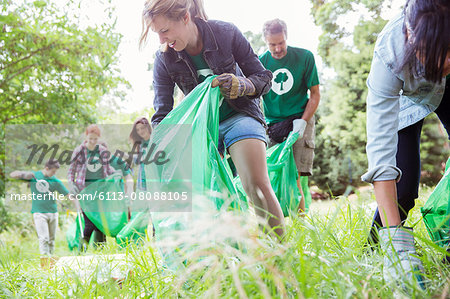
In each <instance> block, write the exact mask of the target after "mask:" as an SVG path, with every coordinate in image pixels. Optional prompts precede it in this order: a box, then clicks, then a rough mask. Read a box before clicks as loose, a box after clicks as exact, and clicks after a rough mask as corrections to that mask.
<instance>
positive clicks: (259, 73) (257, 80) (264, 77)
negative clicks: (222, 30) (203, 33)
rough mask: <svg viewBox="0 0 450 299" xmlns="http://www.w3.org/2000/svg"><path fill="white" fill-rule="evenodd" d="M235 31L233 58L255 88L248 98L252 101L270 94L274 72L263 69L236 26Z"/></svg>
mask: <svg viewBox="0 0 450 299" xmlns="http://www.w3.org/2000/svg"><path fill="white" fill-rule="evenodd" d="M233 30H234V38H233V45H232V46H233V56H234V58H235V60H236V62H237V64H238V65H239V68H240V69H241V70H242V72H243V73H244V75H245V77H247V78H248V79H249V80H250V81H252V83H253V85H254V86H255V93H254V94H252V95H247V97H248V98H250V99H254V98H259V97H260V96H261V95H264V94H266V93H268V92H269V90H270V88H271V87H272V72H271V71H269V70H266V69H265V68H264V67H263V65H262V64H261V61H259V59H258V56H256V54H255V52H254V51H253V49H252V47H251V46H250V43H249V42H248V41H247V39H246V38H245V37H244V35H243V34H242V33H241V31H240V30H239V29H238V28H237V27H236V26H234V25H233Z"/></svg>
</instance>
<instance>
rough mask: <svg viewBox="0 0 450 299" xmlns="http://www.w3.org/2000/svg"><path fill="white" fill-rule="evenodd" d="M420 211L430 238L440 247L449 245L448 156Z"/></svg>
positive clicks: (449, 192) (449, 160) (449, 193)
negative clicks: (432, 189) (433, 187)
mask: <svg viewBox="0 0 450 299" xmlns="http://www.w3.org/2000/svg"><path fill="white" fill-rule="evenodd" d="M420 211H421V212H422V215H423V221H424V223H425V226H426V227H427V230H428V233H429V234H430V237H431V239H432V240H433V241H434V242H435V243H436V244H438V245H440V246H442V247H445V246H447V245H449V241H450V224H449V221H450V220H449V219H450V158H449V159H448V160H447V165H446V167H445V173H444V176H443V177H442V179H441V180H440V181H439V183H438V184H437V186H436V188H435V189H434V191H433V193H431V195H430V197H429V198H428V200H427V202H426V203H425V205H424V206H423V207H422V208H421V209H420Z"/></svg>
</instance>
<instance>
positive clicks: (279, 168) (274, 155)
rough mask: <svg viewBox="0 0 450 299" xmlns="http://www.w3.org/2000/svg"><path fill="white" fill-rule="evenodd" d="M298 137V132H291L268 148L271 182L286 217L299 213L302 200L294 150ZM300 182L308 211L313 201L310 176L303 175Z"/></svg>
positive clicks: (268, 166)
mask: <svg viewBox="0 0 450 299" xmlns="http://www.w3.org/2000/svg"><path fill="white" fill-rule="evenodd" d="M297 139H298V133H293V132H291V133H289V135H288V137H287V138H286V140H285V141H284V142H282V143H279V144H276V145H274V146H272V147H271V148H269V149H267V168H268V171H269V179H270V183H271V185H272V188H273V191H274V192H275V195H276V196H277V198H278V201H279V202H280V206H281V209H282V210H283V215H284V216H285V217H287V216H289V215H291V214H297V211H298V204H299V202H300V191H299V190H298V187H297V178H298V171H297V166H296V165H295V160H294V153H293V150H292V146H293V145H294V143H295V142H296V141H297ZM300 183H301V186H302V189H303V193H304V195H305V209H306V211H305V212H307V211H308V208H309V205H310V203H311V193H310V192H309V187H308V177H302V178H301V179H300Z"/></svg>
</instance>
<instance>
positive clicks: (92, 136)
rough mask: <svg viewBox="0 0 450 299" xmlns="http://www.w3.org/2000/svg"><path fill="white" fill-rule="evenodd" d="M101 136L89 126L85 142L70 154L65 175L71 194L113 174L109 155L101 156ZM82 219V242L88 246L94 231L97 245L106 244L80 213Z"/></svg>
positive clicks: (90, 222) (98, 232)
mask: <svg viewBox="0 0 450 299" xmlns="http://www.w3.org/2000/svg"><path fill="white" fill-rule="evenodd" d="M100 136H101V131H100V128H99V127H98V126H97V125H89V126H88V127H87V128H86V131H85V141H83V143H81V144H80V145H79V146H78V147H76V148H75V150H74V151H73V153H72V158H71V163H70V166H69V170H68V173H67V179H68V182H69V190H70V192H71V193H73V194H78V193H80V192H81V191H82V190H83V189H84V188H86V187H87V186H89V185H90V184H92V183H94V182H96V181H98V180H100V179H102V178H106V177H107V176H108V175H110V174H112V173H114V172H115V169H114V168H112V167H111V166H110V161H109V155H106V154H103V153H104V152H105V151H107V149H106V148H105V147H104V146H103V145H101V144H100V143H99V138H100ZM82 214H83V217H84V225H85V226H84V231H83V241H84V242H85V244H88V243H89V241H90V239H91V236H92V233H93V232H94V231H96V236H98V239H97V241H98V242H97V243H99V244H100V243H104V242H106V236H105V235H104V234H103V233H102V232H101V230H100V229H98V227H96V226H95V224H94V223H92V221H91V220H90V219H89V217H87V216H86V214H85V213H84V212H82Z"/></svg>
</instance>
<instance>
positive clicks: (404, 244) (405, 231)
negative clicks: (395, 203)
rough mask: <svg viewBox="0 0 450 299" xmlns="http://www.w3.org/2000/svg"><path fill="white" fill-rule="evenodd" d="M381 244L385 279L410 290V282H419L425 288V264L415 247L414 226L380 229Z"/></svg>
mask: <svg viewBox="0 0 450 299" xmlns="http://www.w3.org/2000/svg"><path fill="white" fill-rule="evenodd" d="M378 234H379V236H380V245H381V248H382V250H383V252H384V268H383V276H384V279H385V280H386V281H387V282H389V283H396V284H398V285H400V286H402V287H403V289H404V290H406V291H407V290H408V287H407V286H408V284H409V285H411V284H413V283H418V284H419V286H420V287H421V288H422V289H425V279H424V277H423V275H422V274H423V272H424V269H423V266H422V262H421V260H420V259H419V258H418V257H417V254H416V249H415V247H414V235H413V230H412V228H409V227H401V226H391V227H382V228H380V229H379V231H378Z"/></svg>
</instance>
